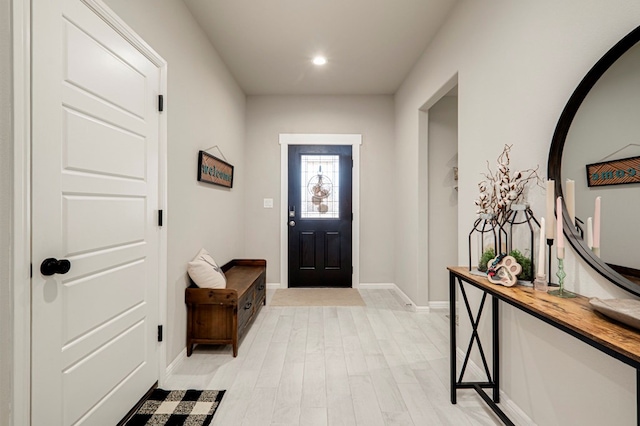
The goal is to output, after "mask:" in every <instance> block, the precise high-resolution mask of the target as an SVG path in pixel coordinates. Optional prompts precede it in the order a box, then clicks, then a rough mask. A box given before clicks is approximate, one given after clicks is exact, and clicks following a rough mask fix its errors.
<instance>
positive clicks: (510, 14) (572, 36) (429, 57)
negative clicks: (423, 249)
mask: <svg viewBox="0 0 640 426" xmlns="http://www.w3.org/2000/svg"><path fill="white" fill-rule="evenodd" d="M638 22H640V3H638V2H637V1H636V0H612V1H607V2H602V1H599V0H588V1H585V0H566V1H562V2H557V1H552V0H543V1H535V2H513V1H507V0H487V1H483V2H477V1H474V0H463V1H461V2H460V3H459V4H458V5H457V7H456V9H455V10H454V11H453V13H452V14H451V15H450V17H449V19H448V21H447V22H446V23H445V24H444V25H443V27H442V28H441V30H440V31H439V33H438V35H437V36H436V38H435V39H434V41H433V42H432V43H431V44H430V46H429V47H428V48H427V50H426V51H425V53H424V54H423V56H422V58H421V59H420V60H419V61H418V63H417V64H416V66H415V67H414V69H413V70H412V72H411V73H410V75H409V76H408V78H407V79H406V80H405V82H404V83H403V85H402V87H401V88H400V90H399V91H398V93H397V94H396V98H395V99H396V144H397V148H396V164H397V170H398V176H397V178H398V182H397V188H398V189H399V190H398V191H397V197H396V203H400V202H402V203H403V204H404V205H405V206H406V208H405V209H402V210H401V211H400V212H399V214H398V216H397V218H396V221H395V222H396V223H397V227H396V234H397V237H396V283H397V284H398V285H399V286H400V288H402V290H403V291H404V292H405V293H406V294H408V295H409V296H410V297H415V295H417V294H418V292H419V288H418V282H417V280H416V272H415V271H416V270H417V265H418V259H417V255H416V253H417V247H418V241H417V236H416V235H415V234H414V233H413V232H412V231H413V229H415V228H416V225H417V223H418V222H419V220H418V217H417V213H416V212H417V211H418V205H417V191H418V188H417V176H418V170H419V166H418V162H417V160H416V159H417V158H418V155H417V154H418V151H419V114H418V111H419V108H420V107H421V106H422V105H423V104H425V102H428V101H430V100H431V99H432V98H434V96H435V95H436V94H437V93H438V92H439V91H440V89H441V87H442V86H443V85H445V83H446V82H448V81H450V79H451V78H452V77H453V76H455V75H456V74H457V75H458V85H459V86H458V88H459V94H458V102H459V108H458V112H459V115H458V120H459V121H458V123H459V129H458V130H459V133H458V141H459V146H458V149H459V150H458V160H459V161H458V162H459V167H460V181H459V208H458V217H459V225H458V247H459V249H458V261H459V263H460V264H464V263H465V262H466V247H467V243H466V236H467V235H468V232H469V230H470V229H471V226H472V224H473V220H474V219H475V208H474V205H473V200H474V198H475V197H476V195H477V182H478V181H479V180H481V173H482V172H483V170H484V169H485V167H486V160H490V161H491V162H492V163H493V162H495V159H496V158H497V156H498V155H499V154H500V152H501V151H502V147H503V146H504V144H514V147H513V150H512V158H511V165H512V168H513V169H526V168H530V167H535V166H536V165H540V166H541V168H540V170H541V175H543V176H544V174H545V170H546V162H547V155H548V150H549V145H550V141H551V136H552V134H553V131H554V128H555V125H556V121H557V119H558V117H559V116H560V112H561V110H562V108H563V107H564V104H565V103H566V101H567V99H568V98H569V96H570V95H571V93H572V91H573V89H574V88H575V87H576V85H577V84H578V83H579V81H580V80H581V78H582V77H583V76H584V74H585V73H586V72H587V71H588V70H589V69H590V68H591V66H592V65H593V64H594V63H595V62H596V61H597V60H598V59H599V58H600V57H601V56H602V54H604V53H605V52H606V51H607V50H608V49H609V48H610V47H611V46H612V45H613V44H614V43H615V42H616V41H617V40H619V39H620V38H621V37H623V36H624V35H626V34H627V33H628V32H629V31H631V30H632V29H633V28H635V26H636V25H638ZM543 195H544V194H543V190H540V189H533V190H532V191H531V192H530V194H529V200H528V201H529V202H530V203H531V206H532V209H533V211H534V213H535V214H536V216H538V217H540V216H541V215H543V213H542V212H544V197H543ZM565 264H566V266H567V268H566V270H567V273H568V274H569V276H568V279H567V287H568V288H569V289H571V288H573V289H576V290H577V291H579V292H580V293H582V294H585V295H590V296H591V295H593V296H596V295H598V296H610V295H611V296H618V297H621V296H624V295H625V294H624V293H623V292H622V291H620V290H618V289H617V288H616V287H614V286H613V285H612V284H610V283H608V282H606V281H604V280H603V279H601V278H600V277H599V276H598V275H597V274H596V273H595V272H594V271H592V270H590V269H588V268H587V267H586V266H585V265H584V263H583V262H582V261H581V260H580V259H578V258H576V256H574V255H573V253H568V255H567V259H566V261H565ZM476 299H477V296H476ZM461 315H463V313H461ZM487 317H488V315H487ZM501 318H502V345H503V350H502V353H501V358H502V380H503V384H502V389H503V390H504V391H505V392H506V393H507V395H509V396H510V397H511V398H512V399H513V400H514V401H515V403H517V404H518V405H519V406H520V407H521V408H522V409H523V410H524V411H525V412H526V413H527V414H528V415H529V416H530V417H531V418H532V419H533V421H535V422H536V423H537V424H540V425H545V426H546V425H567V424H580V425H601V424H616V425H624V424H635V423H636V417H635V416H636V407H635V391H636V388H635V373H634V370H633V369H631V368H630V367H627V366H624V365H622V364H621V363H619V362H618V361H615V360H613V359H612V358H609V357H608V356H606V355H604V354H601V353H599V352H597V351H596V350H594V349H592V348H590V347H589V346H587V345H585V344H583V343H581V342H579V341H577V340H576V339H574V338H572V337H569V336H568V335H566V334H563V333H560V332H558V331H556V330H554V329H552V328H551V327H549V326H546V325H544V324H542V323H541V322H540V321H537V320H535V319H533V318H531V317H529V316H527V315H525V314H522V313H520V312H518V311H514V310H513V309H510V308H508V307H504V306H503V307H502V308H501ZM460 328H461V335H462V336H459V338H460V340H459V342H460V345H463V343H462V342H467V341H468V336H469V332H470V331H469V326H468V325H467V324H466V323H465V322H463V321H462V316H461V327H460ZM465 346H466V345H465ZM485 346H486V345H485ZM485 350H486V347H485Z"/></svg>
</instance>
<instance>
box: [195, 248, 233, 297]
mask: <svg viewBox="0 0 640 426" xmlns="http://www.w3.org/2000/svg"><path fill="white" fill-rule="evenodd" d="M187 272H189V276H190V277H191V279H192V280H193V282H195V283H196V285H197V286H198V287H202V288H225V287H226V286H227V277H225V276H224V272H222V269H220V267H219V266H218V264H217V263H216V261H215V260H213V258H212V257H211V255H210V254H209V253H208V252H207V251H206V250H205V249H200V251H199V252H198V255H197V256H196V257H195V258H194V259H193V260H192V261H191V262H189V266H188V268H187Z"/></svg>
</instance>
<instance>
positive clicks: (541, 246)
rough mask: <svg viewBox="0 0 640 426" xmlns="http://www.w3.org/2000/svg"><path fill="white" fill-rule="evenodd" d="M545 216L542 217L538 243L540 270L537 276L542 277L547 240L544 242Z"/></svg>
mask: <svg viewBox="0 0 640 426" xmlns="http://www.w3.org/2000/svg"><path fill="white" fill-rule="evenodd" d="M544 225H545V224H544V217H541V218H540V238H539V240H540V242H539V243H538V271H537V276H539V277H541V276H543V275H544V269H545V268H544V266H545V265H544V252H545V245H544V244H545V242H544V230H545V226H544Z"/></svg>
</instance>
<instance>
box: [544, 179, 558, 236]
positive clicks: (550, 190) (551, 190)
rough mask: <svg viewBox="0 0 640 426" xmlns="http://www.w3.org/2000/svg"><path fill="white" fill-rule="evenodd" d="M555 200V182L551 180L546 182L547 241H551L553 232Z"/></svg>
mask: <svg viewBox="0 0 640 426" xmlns="http://www.w3.org/2000/svg"><path fill="white" fill-rule="evenodd" d="M555 199H556V193H555V182H554V181H552V180H547V229H546V234H547V239H549V240H553V231H554V225H555V224H554V223H553V205H554V204H553V203H554V201H555Z"/></svg>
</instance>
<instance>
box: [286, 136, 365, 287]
mask: <svg viewBox="0 0 640 426" xmlns="http://www.w3.org/2000/svg"><path fill="white" fill-rule="evenodd" d="M352 169H353V161H352V157H351V146H350V145H348V146H343V145H290V146H289V204H288V205H289V212H288V217H287V222H288V224H289V287H351V276H352V273H353V269H352V262H351V224H352V220H353V215H352V211H351V192H352V191H351V189H352V185H351V174H352Z"/></svg>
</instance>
